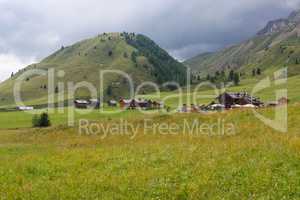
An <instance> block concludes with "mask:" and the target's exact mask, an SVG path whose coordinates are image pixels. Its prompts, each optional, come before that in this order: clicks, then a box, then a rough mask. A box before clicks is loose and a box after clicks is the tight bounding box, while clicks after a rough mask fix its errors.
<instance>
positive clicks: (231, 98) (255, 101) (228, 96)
mask: <svg viewBox="0 0 300 200" xmlns="http://www.w3.org/2000/svg"><path fill="white" fill-rule="evenodd" d="M216 99H217V100H218V101H219V103H220V104H221V105H224V106H225V108H231V107H232V106H234V105H241V106H243V105H249V104H252V105H254V106H262V105H263V103H262V102H261V101H260V100H259V98H256V97H253V96H250V95H249V94H247V93H245V92H243V93H227V92H225V93H223V94H221V95H220V96H218V97H217V98H216Z"/></svg>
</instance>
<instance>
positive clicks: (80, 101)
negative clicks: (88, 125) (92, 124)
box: [75, 100, 89, 104]
mask: <svg viewBox="0 0 300 200" xmlns="http://www.w3.org/2000/svg"><path fill="white" fill-rule="evenodd" d="M75 103H79V104H88V103H89V102H88V101H86V100H75Z"/></svg>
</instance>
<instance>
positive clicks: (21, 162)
mask: <svg viewBox="0 0 300 200" xmlns="http://www.w3.org/2000/svg"><path fill="white" fill-rule="evenodd" d="M299 108H300V106H299V105H293V106H292V105H291V106H290V107H289V124H288V127H289V131H288V133H285V134H283V133H279V132H276V131H275V130H273V129H271V128H269V127H267V126H265V125H264V124H263V123H261V122H260V121H258V120H257V119H256V118H255V117H254V115H253V113H252V111H250V110H244V111H239V110H237V111H230V112H225V113H217V114H213V115H199V114H190V115H188V114H182V115H172V116H168V115H160V116H148V117H147V118H149V119H151V120H153V123H157V122H159V123H163V122H166V123H176V124H181V123H182V121H183V120H185V119H186V120H188V121H193V120H195V119H196V120H198V121H201V122H202V123H217V120H218V118H222V119H224V120H225V121H226V123H231V122H232V123H233V124H234V125H235V135H230V136H220V135H219V136H206V135H201V134H200V135H199V134H197V133H196V132H194V134H192V135H185V134H182V131H181V130H179V131H178V132H176V133H174V134H172V135H165V134H154V132H151V133H148V134H144V132H143V131H142V129H139V132H138V134H137V135H136V137H134V138H133V139H131V138H130V137H129V136H127V135H108V136H107V137H106V138H105V139H103V138H102V137H101V135H94V136H89V135H79V134H78V130H77V128H67V127H65V126H54V127H52V128H49V129H28V128H27V129H20V130H4V129H2V130H1V131H0V160H1V165H0V183H1V184H0V197H1V199H43V200H47V199H230V200H233V199H237V200H240V199H299V197H300V192H299V191H300V152H299V151H300V138H299V132H300V126H299V125H298V123H297V122H298V121H299V116H300V109H299ZM261 112H262V113H264V114H265V115H272V111H271V110H268V109H267V110H262V111H261ZM127 119H129V120H130V121H131V122H132V123H134V124H141V123H143V120H142V118H139V119H136V118H134V117H133V118H131V119H130V117H128V118H127ZM114 120H117V119H112V121H109V122H105V123H112V122H113V121H114Z"/></svg>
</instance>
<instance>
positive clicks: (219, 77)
mask: <svg viewBox="0 0 300 200" xmlns="http://www.w3.org/2000/svg"><path fill="white" fill-rule="evenodd" d="M241 76H243V74H242V73H240V72H235V71H234V70H230V71H229V73H226V72H225V71H221V72H220V71H216V72H215V74H214V75H213V76H212V75H209V74H208V75H207V76H206V81H210V82H211V83H227V82H233V83H234V85H239V84H240V77H241Z"/></svg>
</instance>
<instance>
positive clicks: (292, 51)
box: [185, 11, 300, 76]
mask: <svg viewBox="0 0 300 200" xmlns="http://www.w3.org/2000/svg"><path fill="white" fill-rule="evenodd" d="M299 36H300V11H297V12H293V13H292V14H291V15H290V16H289V17H288V18H287V19H279V20H275V21H271V22H269V23H268V24H267V26H266V27H265V28H264V29H262V30H261V31H259V32H258V34H257V35H256V36H254V37H253V38H251V39H249V40H247V41H245V42H243V43H241V44H238V45H234V46H232V47H229V48H226V49H223V50H220V51H218V52H215V53H205V54H201V55H199V56H196V57H194V58H191V59H188V60H187V61H185V64H186V65H187V66H189V67H191V68H192V69H193V70H195V71H200V72H202V73H203V74H212V73H215V72H216V71H223V70H228V69H234V70H239V71H240V72H244V73H246V74H248V75H251V72H252V70H253V69H255V68H261V69H262V71H263V73H270V72H273V71H275V70H277V69H279V68H282V67H284V66H287V67H289V75H290V76H293V75H296V74H300V37H299Z"/></svg>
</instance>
